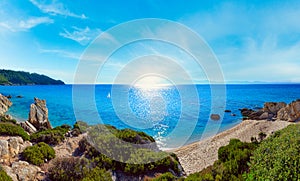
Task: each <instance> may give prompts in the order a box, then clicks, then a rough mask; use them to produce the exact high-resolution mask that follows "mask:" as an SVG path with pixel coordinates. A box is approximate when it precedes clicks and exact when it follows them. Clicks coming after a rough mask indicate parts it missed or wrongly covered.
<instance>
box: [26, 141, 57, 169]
mask: <svg viewBox="0 0 300 181" xmlns="http://www.w3.org/2000/svg"><path fill="white" fill-rule="evenodd" d="M22 157H23V158H24V160H26V161H28V162H30V163H32V164H34V165H41V164H43V163H45V160H48V161H49V160H51V159H53V158H54V157H55V151H54V149H53V148H52V147H51V146H49V145H47V144H46V143H43V142H40V143H38V144H36V145H34V146H30V147H27V148H26V149H25V150H24V151H23V153H22Z"/></svg>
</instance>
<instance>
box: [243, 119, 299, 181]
mask: <svg viewBox="0 0 300 181" xmlns="http://www.w3.org/2000/svg"><path fill="white" fill-rule="evenodd" d="M246 178H247V180H273V179H274V178H276V180H299V179H300V125H299V124H296V125H290V126H288V127H287V128H285V129H283V130H281V131H278V132H276V133H275V134H274V135H272V136H271V137H270V138H268V139H266V140H265V141H263V142H262V143H261V144H260V146H259V147H258V148H257V149H256V150H255V151H254V154H253V157H252V159H251V165H250V172H249V174H247V175H246Z"/></svg>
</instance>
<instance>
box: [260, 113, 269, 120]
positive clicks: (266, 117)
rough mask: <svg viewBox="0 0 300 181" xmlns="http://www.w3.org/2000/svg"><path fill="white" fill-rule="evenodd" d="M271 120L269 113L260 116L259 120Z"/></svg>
mask: <svg viewBox="0 0 300 181" xmlns="http://www.w3.org/2000/svg"><path fill="white" fill-rule="evenodd" d="M268 118H269V113H268V112H264V113H262V114H261V115H260V116H259V119H268Z"/></svg>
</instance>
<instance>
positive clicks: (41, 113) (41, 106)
mask: <svg viewBox="0 0 300 181" xmlns="http://www.w3.org/2000/svg"><path fill="white" fill-rule="evenodd" d="M28 121H29V123H31V124H32V125H33V126H34V127H35V128H36V129H37V130H42V129H51V128H52V127H51V125H50V122H49V119H48V108H47V107H46V100H40V99H38V98H34V104H31V105H30V112H29V119H28Z"/></svg>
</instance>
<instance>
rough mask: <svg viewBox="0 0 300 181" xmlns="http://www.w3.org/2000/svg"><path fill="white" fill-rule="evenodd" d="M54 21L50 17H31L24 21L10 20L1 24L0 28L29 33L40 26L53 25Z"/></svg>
mask: <svg viewBox="0 0 300 181" xmlns="http://www.w3.org/2000/svg"><path fill="white" fill-rule="evenodd" d="M53 22H54V21H53V20H52V19H50V18H48V17H30V18H28V19H23V20H10V21H2V22H0V27H2V28H5V29H8V30H9V31H12V32H17V31H27V30H29V29H31V28H34V27H36V26H38V25H40V24H51V23H53Z"/></svg>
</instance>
